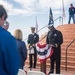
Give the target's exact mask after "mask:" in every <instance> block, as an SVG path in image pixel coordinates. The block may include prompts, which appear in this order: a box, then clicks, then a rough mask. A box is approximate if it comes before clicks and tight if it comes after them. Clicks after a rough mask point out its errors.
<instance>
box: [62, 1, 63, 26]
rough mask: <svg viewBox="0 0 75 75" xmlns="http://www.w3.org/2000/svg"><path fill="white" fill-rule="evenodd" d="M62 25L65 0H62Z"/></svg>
mask: <svg viewBox="0 0 75 75" xmlns="http://www.w3.org/2000/svg"><path fill="white" fill-rule="evenodd" d="M62 25H63V0H62Z"/></svg>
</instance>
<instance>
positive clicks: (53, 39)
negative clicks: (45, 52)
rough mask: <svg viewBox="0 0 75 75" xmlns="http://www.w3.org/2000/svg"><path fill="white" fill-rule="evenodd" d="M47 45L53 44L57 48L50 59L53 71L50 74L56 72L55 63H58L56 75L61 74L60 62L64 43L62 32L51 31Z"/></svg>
mask: <svg viewBox="0 0 75 75" xmlns="http://www.w3.org/2000/svg"><path fill="white" fill-rule="evenodd" d="M46 43H47V44H52V45H54V46H55V47H53V48H54V53H53V55H52V56H51V57H50V59H51V69H50V72H51V73H53V72H54V61H56V74H60V60H61V47H60V45H61V44H62V43H63V37H62V34H61V32H60V31H58V30H56V29H55V30H54V31H49V32H48V34H47V38H46Z"/></svg>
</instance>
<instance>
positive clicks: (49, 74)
mask: <svg viewBox="0 0 75 75" xmlns="http://www.w3.org/2000/svg"><path fill="white" fill-rule="evenodd" d="M49 75H64V74H49Z"/></svg>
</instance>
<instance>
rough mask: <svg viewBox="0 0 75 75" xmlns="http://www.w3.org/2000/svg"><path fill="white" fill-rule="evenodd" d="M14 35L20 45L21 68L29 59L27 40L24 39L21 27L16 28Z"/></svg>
mask: <svg viewBox="0 0 75 75" xmlns="http://www.w3.org/2000/svg"><path fill="white" fill-rule="evenodd" d="M14 37H15V38H16V43H17V46H18V52H19V56H20V69H23V67H24V65H25V64H24V63H25V61H26V59H27V48H26V45H25V42H24V41H22V37H23V36H22V31H21V30H20V29H16V30H15V31H14Z"/></svg>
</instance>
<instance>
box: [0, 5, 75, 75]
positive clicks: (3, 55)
mask: <svg viewBox="0 0 75 75" xmlns="http://www.w3.org/2000/svg"><path fill="white" fill-rule="evenodd" d="M74 14H75V8H74V6H73V4H71V5H70V8H69V21H68V24H70V20H71V18H72V19H73V23H75V19H74ZM7 17H8V15H7V12H6V10H5V8H4V7H3V6H2V5H0V74H1V75H17V73H18V70H19V69H23V68H24V65H25V61H26V59H27V47H26V44H25V42H24V41H22V39H23V33H22V31H21V30H20V29H16V30H15V31H14V35H13V36H12V35H11V33H10V32H8V31H7V30H8V28H9V23H8V22H7V21H6V19H7ZM4 23H6V25H4ZM48 29H49V32H48V34H47V37H46V44H48V46H49V47H53V49H54V53H53V55H52V56H51V57H50V60H51V61H50V64H51V66H50V72H49V74H50V73H54V62H56V74H60V61H61V44H62V43H63V36H62V33H61V32H60V31H58V30H56V29H55V27H54V25H53V24H51V25H48ZM31 32H32V33H31V34H29V35H28V41H27V43H28V48H29V50H32V49H33V50H34V52H33V53H31V52H30V54H29V62H30V65H29V68H36V64H37V49H36V43H37V42H39V35H38V34H37V33H36V32H35V27H31ZM33 57H34V60H33ZM32 60H33V61H34V64H33V62H32Z"/></svg>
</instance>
